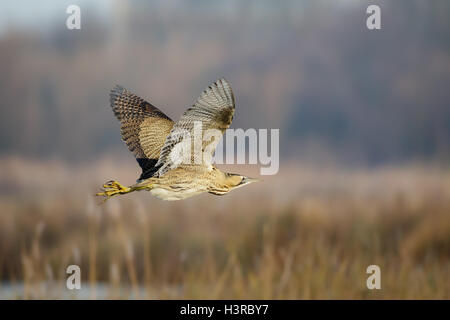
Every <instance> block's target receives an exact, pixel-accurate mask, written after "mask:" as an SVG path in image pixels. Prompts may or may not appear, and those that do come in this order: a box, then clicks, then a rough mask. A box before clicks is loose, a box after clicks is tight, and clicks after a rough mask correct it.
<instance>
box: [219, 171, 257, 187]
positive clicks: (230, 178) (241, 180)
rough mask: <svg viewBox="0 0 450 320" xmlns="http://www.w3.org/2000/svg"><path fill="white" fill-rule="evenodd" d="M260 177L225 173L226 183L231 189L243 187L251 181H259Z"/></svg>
mask: <svg viewBox="0 0 450 320" xmlns="http://www.w3.org/2000/svg"><path fill="white" fill-rule="evenodd" d="M257 181H259V180H258V179H255V178H250V177H247V176H243V175H240V174H235V173H225V183H226V185H227V186H228V187H229V188H230V190H234V189H237V188H240V187H243V186H245V185H247V184H249V183H252V182H257Z"/></svg>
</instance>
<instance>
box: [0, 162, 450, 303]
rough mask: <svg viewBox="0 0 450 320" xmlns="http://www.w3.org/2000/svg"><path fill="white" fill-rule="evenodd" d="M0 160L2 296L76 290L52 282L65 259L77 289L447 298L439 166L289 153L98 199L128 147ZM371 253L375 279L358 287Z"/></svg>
mask: <svg viewBox="0 0 450 320" xmlns="http://www.w3.org/2000/svg"><path fill="white" fill-rule="evenodd" d="M118 164H120V165H118ZM1 167H2V168H5V169H6V170H4V171H2V172H1V173H0V181H1V187H0V188H1V189H0V192H1V198H0V210H1V214H0V279H1V280H2V284H0V296H1V297H2V298H5V297H7V298H77V297H78V298H79V297H80V295H79V293H77V292H71V291H69V290H67V289H66V288H65V279H66V277H67V275H66V274H65V269H66V267H67V266H68V265H70V264H78V265H79V266H80V267H81V270H82V278H83V284H82V286H83V287H84V288H85V289H86V290H87V291H88V295H87V296H84V297H87V298H150V299H154V298H156V299H163V298H181V299H185V298H186V299H187V298H193V299H201V298H203V299H221V298H230V299H321V298H323V299H354V298H357V299H372V298H380V299H392V298H396V299H417V298H425V299H449V298H450V283H449V282H448V281H445V279H448V273H449V270H450V196H449V194H450V179H449V178H450V177H449V172H448V171H446V170H444V169H438V168H431V167H426V168H425V167H417V166H410V167H400V168H381V169H377V170H337V169H333V168H299V167H296V166H294V165H289V166H284V167H283V168H284V169H283V170H282V171H281V172H280V174H279V175H278V176H275V177H263V179H264V182H262V183H260V184H259V185H251V186H249V187H247V188H245V189H240V190H239V191H236V192H233V193H230V194H229V195H226V196H223V197H215V196H212V195H207V194H206V195H201V196H198V197H195V198H192V199H188V200H185V201H180V202H163V201H160V200H157V199H155V198H152V197H150V195H149V194H148V193H144V192H141V193H136V194H131V195H127V196H123V197H121V198H119V197H118V198H115V199H112V200H110V201H109V202H108V203H107V205H104V206H98V205H96V204H94V203H93V199H92V197H91V194H93V193H94V192H95V191H96V188H97V186H99V185H100V183H101V182H103V181H104V180H108V179H110V178H118V180H119V181H121V182H124V183H131V182H133V179H134V176H135V175H136V174H137V171H136V168H135V167H134V163H133V162H132V160H129V161H120V160H117V163H116V164H114V162H113V161H111V160H109V161H99V162H98V163H94V164H89V165H84V166H82V167H70V168H69V167H67V166H65V165H63V164H61V163H59V162H58V161H53V162H43V163H39V162H27V161H23V160H20V159H11V158H10V159H4V160H2V161H1ZM287 168H290V170H291V171H289V170H288V169H287ZM253 169H254V168H253ZM233 171H235V172H239V171H242V170H239V169H236V168H234V170H233ZM288 173H289V174H288ZM371 264H376V265H379V266H380V267H381V273H382V274H381V283H382V289H381V290H368V289H367V288H366V279H367V277H368V275H367V274H366V268H367V266H369V265H371ZM14 285H16V286H15V287H14ZM12 287H14V288H16V289H11V288H12ZM17 288H19V289H17Z"/></svg>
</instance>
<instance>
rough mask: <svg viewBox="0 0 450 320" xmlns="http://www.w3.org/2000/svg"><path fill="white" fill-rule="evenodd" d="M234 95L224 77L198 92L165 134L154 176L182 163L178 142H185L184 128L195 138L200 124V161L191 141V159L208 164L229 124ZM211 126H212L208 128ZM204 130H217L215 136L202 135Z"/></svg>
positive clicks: (160, 174) (232, 112) (192, 161)
mask: <svg viewBox="0 0 450 320" xmlns="http://www.w3.org/2000/svg"><path fill="white" fill-rule="evenodd" d="M234 109H235V105H234V95H233V91H232V90H231V87H230V85H229V84H228V82H227V81H226V80H225V79H219V80H217V81H216V82H214V83H213V84H211V85H210V86H209V87H208V88H206V90H205V91H203V93H202V94H201V95H200V97H199V98H198V99H197V101H196V102H195V104H194V105H193V106H192V107H190V108H189V109H187V110H186V111H185V112H184V114H183V115H182V116H181V118H180V120H179V121H178V122H177V123H175V125H174V126H173V128H172V130H171V131H170V134H169V135H168V136H167V138H166V141H165V142H164V146H163V147H162V149H161V155H160V157H159V159H158V162H157V164H156V166H160V167H159V169H158V172H157V173H156V174H155V176H162V175H164V174H165V173H166V172H167V171H169V170H172V169H175V168H176V167H178V166H180V165H181V164H184V162H183V159H182V155H181V153H180V152H179V151H180V150H179V148H177V147H179V146H181V144H182V143H185V142H186V140H185V138H186V132H187V133H188V136H189V137H190V139H191V140H193V139H194V137H195V136H196V134H197V133H198V129H199V127H200V126H201V132H202V133H203V136H202V137H197V138H199V139H201V141H202V142H201V150H200V152H201V156H200V157H201V159H200V163H198V161H196V160H195V159H194V155H195V152H196V151H195V150H194V149H195V147H194V144H193V143H192V144H190V143H188V145H189V146H191V152H192V155H193V156H192V157H189V158H190V161H191V163H195V164H197V165H198V164H200V165H205V166H210V165H211V159H212V155H213V153H214V150H215V148H216V146H217V144H218V143H219V141H220V138H221V136H222V134H223V132H224V131H225V130H226V129H227V128H228V127H229V126H230V124H231V121H232V120H233V115H234ZM211 129H214V130H211ZM207 132H209V133H211V132H217V133H218V134H215V135H214V136H205V134H207Z"/></svg>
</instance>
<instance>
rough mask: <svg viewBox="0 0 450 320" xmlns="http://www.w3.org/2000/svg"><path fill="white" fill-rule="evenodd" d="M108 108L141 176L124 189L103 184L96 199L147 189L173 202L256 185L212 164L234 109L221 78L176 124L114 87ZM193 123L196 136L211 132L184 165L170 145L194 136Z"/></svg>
mask: <svg viewBox="0 0 450 320" xmlns="http://www.w3.org/2000/svg"><path fill="white" fill-rule="evenodd" d="M111 107H112V109H113V111H114V114H115V115H116V117H117V119H118V120H119V121H120V124H121V133H122V139H123V140H124V141H125V143H126V144H127V146H128V148H129V149H130V151H131V152H133V154H134V155H135V156H136V159H137V161H138V163H139V165H140V166H141V167H142V174H141V176H140V178H139V180H138V182H137V183H136V184H134V185H132V186H130V187H124V186H122V185H121V184H120V183H118V182H116V181H110V182H107V183H106V184H104V185H103V187H104V189H103V192H100V193H97V195H99V196H104V197H105V198H106V199H108V198H109V197H111V196H114V195H116V194H125V193H128V192H132V191H137V190H149V191H151V193H152V194H153V195H155V196H157V197H159V198H161V199H164V200H179V199H185V198H188V197H191V196H194V195H196V194H199V193H202V192H209V193H212V194H216V195H223V194H225V193H227V192H229V191H231V190H232V189H235V188H238V187H241V186H243V185H245V184H248V183H250V182H253V181H256V179H251V178H248V177H245V176H242V175H237V174H229V173H225V172H222V171H220V170H219V169H217V168H216V167H215V166H214V165H213V164H212V155H213V153H214V150H215V148H216V146H217V144H218V143H219V140H220V138H221V136H222V134H223V132H224V131H225V130H226V129H227V128H228V127H229V126H230V124H231V121H232V120H233V115H234V110H235V101H234V95H233V92H232V90H231V87H230V85H229V84H228V82H227V81H226V80H225V79H219V80H218V81H216V82H214V83H213V84H212V85H210V86H209V87H208V88H207V89H206V90H205V91H203V93H202V94H201V95H200V97H199V98H198V99H197V101H196V102H195V103H194V105H193V106H192V107H190V108H188V109H187V110H186V111H185V112H184V113H183V115H182V116H181V118H180V120H179V121H178V122H176V123H174V122H173V121H172V120H171V119H170V118H169V117H167V116H166V115H165V114H164V113H163V112H161V111H160V110H159V109H158V108H156V107H155V106H153V105H151V104H150V103H148V102H147V101H145V100H143V99H142V98H139V97H138V96H136V95H134V94H133V93H131V92H129V91H128V90H126V89H124V88H122V87H120V86H116V87H115V88H114V89H113V90H112V91H111ZM196 123H199V124H200V125H201V130H202V134H205V132H207V131H208V130H210V131H209V132H210V133H211V132H212V135H211V136H210V137H209V138H208V139H204V136H203V137H201V141H202V146H201V148H202V149H201V150H200V152H201V153H202V155H201V159H200V161H199V162H194V161H191V162H190V163H185V162H180V161H177V160H179V159H177V157H178V153H177V151H176V147H177V145H178V144H181V143H183V142H184V141H183V138H184V137H185V136H184V134H186V133H188V134H189V136H190V137H194V136H195V135H196V134H197V133H196V130H195V127H196ZM189 143H190V142H189ZM194 153H195V151H194ZM192 157H193V158H191V160H194V156H192Z"/></svg>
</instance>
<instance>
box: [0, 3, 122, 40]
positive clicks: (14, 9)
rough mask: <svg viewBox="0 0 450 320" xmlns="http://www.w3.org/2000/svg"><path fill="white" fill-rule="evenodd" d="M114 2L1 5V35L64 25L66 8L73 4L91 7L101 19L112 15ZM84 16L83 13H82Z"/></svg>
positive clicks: (44, 29) (43, 29)
mask: <svg viewBox="0 0 450 320" xmlns="http://www.w3.org/2000/svg"><path fill="white" fill-rule="evenodd" d="M113 3H114V1H111V0H95V1H89V0H60V1H55V0H39V1H33V0H14V1H1V3H0V35H3V34H5V33H7V32H8V30H10V29H28V30H29V29H32V30H36V31H46V30H47V29H48V28H49V27H52V26H54V23H55V22H56V21H58V20H59V21H61V24H62V25H64V23H65V20H66V18H67V14H66V8H67V7H68V6H69V5H71V4H76V5H79V6H80V8H82V10H83V7H85V8H86V7H89V10H93V11H95V12H96V13H98V15H99V16H100V17H107V16H108V15H109V14H110V11H111V7H112V4H113ZM82 14H83V11H82Z"/></svg>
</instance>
